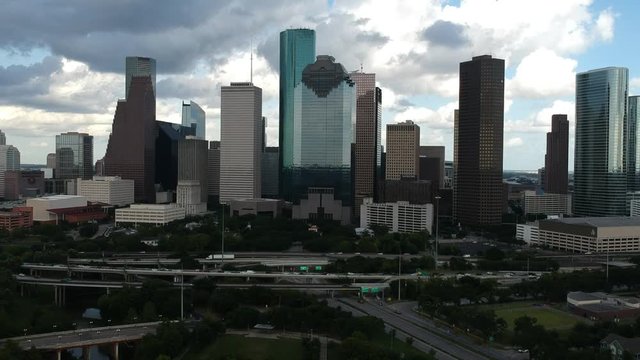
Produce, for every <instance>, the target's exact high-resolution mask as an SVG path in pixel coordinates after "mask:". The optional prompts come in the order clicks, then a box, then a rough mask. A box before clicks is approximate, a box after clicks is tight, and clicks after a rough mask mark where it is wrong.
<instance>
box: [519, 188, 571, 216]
mask: <svg viewBox="0 0 640 360" xmlns="http://www.w3.org/2000/svg"><path fill="white" fill-rule="evenodd" d="M522 208H523V210H524V213H525V215H526V214H545V215H571V214H572V210H571V209H572V203H571V194H551V193H544V194H536V192H535V191H532V190H525V191H523V192H522Z"/></svg>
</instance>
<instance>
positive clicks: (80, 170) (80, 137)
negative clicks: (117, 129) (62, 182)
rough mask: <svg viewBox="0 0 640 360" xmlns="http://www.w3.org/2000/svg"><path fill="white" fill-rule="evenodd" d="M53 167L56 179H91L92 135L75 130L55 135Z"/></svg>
mask: <svg viewBox="0 0 640 360" xmlns="http://www.w3.org/2000/svg"><path fill="white" fill-rule="evenodd" d="M55 169H56V174H55V176H56V178H58V179H78V178H80V179H84V180H87V179H91V177H92V176H93V136H91V135H89V134H85V133H77V132H68V133H63V134H60V135H56V166H55Z"/></svg>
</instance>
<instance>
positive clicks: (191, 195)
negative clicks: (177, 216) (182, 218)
mask: <svg viewBox="0 0 640 360" xmlns="http://www.w3.org/2000/svg"><path fill="white" fill-rule="evenodd" d="M201 191H202V188H201V186H200V181H198V180H178V186H177V189H176V203H177V204H178V206H179V207H181V208H183V209H184V211H185V214H186V215H200V214H203V213H205V212H207V203H203V202H201V201H200V199H201V198H200V195H201Z"/></svg>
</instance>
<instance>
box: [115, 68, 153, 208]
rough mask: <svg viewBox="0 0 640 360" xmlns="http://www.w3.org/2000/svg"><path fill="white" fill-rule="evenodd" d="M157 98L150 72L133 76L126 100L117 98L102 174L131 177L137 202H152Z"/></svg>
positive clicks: (124, 177)
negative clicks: (147, 74)
mask: <svg viewBox="0 0 640 360" xmlns="http://www.w3.org/2000/svg"><path fill="white" fill-rule="evenodd" d="M155 119H156V98H155V95H154V89H153V85H152V82H151V77H150V76H140V77H137V76H134V77H132V79H131V84H130V86H129V94H128V97H127V99H126V100H118V106H117V107H116V114H115V116H114V117H113V126H112V131H111V135H110V136H109V143H108V144H107V152H106V154H105V156H104V167H105V174H106V175H107V176H120V177H122V178H123V179H133V180H134V191H135V201H136V202H147V203H153V202H155V190H154V179H155V144H156V135H157V129H156V123H155Z"/></svg>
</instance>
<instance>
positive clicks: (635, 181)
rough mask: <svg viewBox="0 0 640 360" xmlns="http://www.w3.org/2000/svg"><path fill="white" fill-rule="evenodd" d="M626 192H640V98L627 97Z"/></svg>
mask: <svg viewBox="0 0 640 360" xmlns="http://www.w3.org/2000/svg"><path fill="white" fill-rule="evenodd" d="M627 138H628V139H629V145H628V147H627V149H628V154H629V156H628V166H627V171H628V176H627V178H628V181H627V191H628V192H632V191H640V96H629V136H627Z"/></svg>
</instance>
